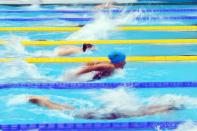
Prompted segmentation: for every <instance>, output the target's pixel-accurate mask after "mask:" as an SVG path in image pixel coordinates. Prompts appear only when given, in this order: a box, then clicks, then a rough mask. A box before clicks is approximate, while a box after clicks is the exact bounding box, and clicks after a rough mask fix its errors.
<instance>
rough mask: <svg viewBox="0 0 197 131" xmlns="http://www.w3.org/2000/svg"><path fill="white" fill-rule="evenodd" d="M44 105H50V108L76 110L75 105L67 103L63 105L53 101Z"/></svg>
mask: <svg viewBox="0 0 197 131" xmlns="http://www.w3.org/2000/svg"><path fill="white" fill-rule="evenodd" d="M44 106H46V107H48V108H49V109H54V110H74V109H75V108H74V107H72V106H69V105H67V104H65V105H62V104H58V103H54V102H52V101H48V102H46V103H45V105H44Z"/></svg>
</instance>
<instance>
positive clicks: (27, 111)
mask: <svg viewBox="0 0 197 131" xmlns="http://www.w3.org/2000/svg"><path fill="white" fill-rule="evenodd" d="M84 9H85V10H94V8H93V7H91V6H88V7H83V6H77V7H75V6H69V7H67V6H44V7H36V8H35V7H27V6H26V7H20V6H18V7H14V6H13V7H10V6H0V12H1V11H4V13H0V21H1V22H0V27H6V26H7V27H21V26H25V27H27V26H28V27H31V26H32V27H33V26H41V27H43V26H46V27H48V26H53V27H56V26H76V25H83V24H87V26H85V27H83V28H82V30H81V32H0V39H4V40H7V41H8V44H7V45H4V46H0V52H1V53H0V58H5V57H15V58H16V60H15V61H12V62H8V63H1V64H0V69H1V70H0V74H1V76H0V84H4V83H20V82H22V83H23V82H24V83H25V82H34V83H37V82H45V83H46V82H81V81H82V82H84V79H82V80H79V81H74V80H73V79H67V78H68V77H69V76H70V75H71V73H73V72H74V71H73V70H75V68H77V67H80V66H82V65H83V63H50V64H49V63H44V64H43V63H42V64H30V63H26V62H24V61H22V59H23V58H25V57H55V56H54V55H53V50H54V49H55V48H56V47H57V46H47V47H44V46H42V47H38V46H28V47H24V46H22V45H21V44H20V41H21V40H70V39H76V40H80V39H86V40H89V39H110V40H113V39H123V40H124V39H128V40H129V39H134V40H146V39H196V38H197V37H196V36H197V32H196V31H111V29H113V28H115V27H116V26H124V25H130V26H131V25H137V26H138V25H141V26H147V25H153V26H158V25H160V26H165V25H172V26H173V25H196V24H197V19H196V16H197V8H196V5H154V6H153V5H147V6H142V5H138V6H136V5H135V6H129V7H125V9H124V10H128V9H130V10H159V9H164V10H165V9H166V10H167V9H179V10H181V9H193V11H182V12H181V11H179V12H178V11H174V12H170V13H169V12H143V11H141V12H140V11H137V12H132V13H125V12H124V11H123V12H121V13H112V12H110V11H109V12H107V13H101V12H98V13H96V14H94V13H89V14H87V13H85V14H81V13H79V14H67V13H43V12H39V11H44V10H52V11H54V10H84ZM20 10H23V11H30V12H23V13H8V12H6V13H5V11H20ZM31 11H34V12H31ZM35 11H37V12H35ZM183 16H187V17H188V16H192V17H195V19H165V20H164V19H163V18H165V17H183ZM77 17H80V18H89V17H93V18H95V21H93V22H81V21H75V22H72V21H64V20H57V19H56V18H77ZM136 17H148V18H149V17H158V18H159V19H145V20H139V19H136ZM1 18H2V19H4V18H18V19H19V18H54V20H43V21H13V20H12V21H11V20H2V19H1ZM112 23H113V24H112ZM88 25H92V26H88ZM96 48H97V50H96V51H95V52H88V53H86V54H79V55H73V56H69V57H86V56H91V57H95V56H97V57H101V56H104V57H105V56H107V55H108V54H109V53H110V52H111V51H112V50H119V51H122V52H125V54H126V55H127V56H180V55H197V46H196V45H195V44H187V45H164V44H158V45H143V44H141V45H137V44H134V45H120V44H117V45H107V43H106V45H96ZM196 68H197V63H196V62H129V63H127V64H126V67H125V69H124V70H118V71H117V73H116V74H115V75H113V76H112V77H109V78H106V79H102V80H99V81H95V82H96V83H103V82H105V83H117V82H169V81H172V82H174V81H175V82H183V81H196V78H197V75H196ZM87 77H88V76H87ZM195 91H196V88H189V89H188V88H184V89H181V88H176V89H170V88H166V89H165V88H162V89H159V88H158V89H156V88H155V89H151V88H149V89H145V88H143V89H128V88H126V87H119V88H117V89H108V90H107V89H98V90H96V89H87V90H84V89H61V90H57V89H48V90H47V89H32V88H31V89H19V88H17V87H16V88H12V89H1V92H0V108H1V109H2V110H1V111H0V124H33V123H81V122H85V123H88V122H136V121H137V122H147V121H155V122H157V121H172V122H173V121H187V120H192V121H195V120H196V108H197V96H196V94H195ZM28 95H43V96H47V97H49V98H50V99H51V100H54V101H55V102H59V103H67V104H70V105H72V106H74V107H76V108H77V110H75V111H65V112H62V111H53V110H48V109H46V108H42V107H38V106H35V105H31V104H28V103H27V102H26V100H25V97H26V96H28ZM171 102H173V103H176V104H177V106H180V105H185V107H186V108H185V109H184V110H179V111H173V112H169V113H163V114H159V115H153V116H145V117H133V118H125V119H117V120H102V121H101V120H85V119H79V118H75V117H74V116H75V114H77V113H78V112H80V111H81V110H92V109H97V110H121V109H123V108H124V109H131V108H134V109H135V108H136V107H137V106H139V105H141V106H144V105H148V104H164V105H165V104H171Z"/></svg>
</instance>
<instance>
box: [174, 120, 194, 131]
mask: <svg viewBox="0 0 197 131" xmlns="http://www.w3.org/2000/svg"><path fill="white" fill-rule="evenodd" d="M174 131H197V124H196V123H194V122H192V121H187V122H185V123H184V124H181V125H179V126H178V128H177V129H175V130H174Z"/></svg>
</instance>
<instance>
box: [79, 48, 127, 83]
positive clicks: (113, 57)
mask: <svg viewBox="0 0 197 131" xmlns="http://www.w3.org/2000/svg"><path fill="white" fill-rule="evenodd" d="M108 57H109V59H110V62H90V63H87V64H86V65H85V66H84V67H83V68H82V69H81V70H79V71H78V73H77V76H81V75H83V74H86V73H89V72H96V73H95V75H94V76H93V78H92V80H99V79H101V78H104V77H109V76H111V75H112V74H113V73H114V71H115V70H116V69H123V68H124V66H125V64H126V62H125V60H126V56H125V54H123V53H121V52H112V53H111V54H110V55H109V56H108Z"/></svg>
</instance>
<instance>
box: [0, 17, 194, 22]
mask: <svg viewBox="0 0 197 131" xmlns="http://www.w3.org/2000/svg"><path fill="white" fill-rule="evenodd" d="M135 19H136V20H139V21H140V20H142V21H147V20H197V16H168V17H136V18H135ZM57 20H61V21H72V22H89V21H93V20H95V19H94V18H0V21H14V22H17V21H18V22H20V21H24V22H28V21H29V22H39V21H57Z"/></svg>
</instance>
